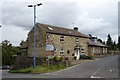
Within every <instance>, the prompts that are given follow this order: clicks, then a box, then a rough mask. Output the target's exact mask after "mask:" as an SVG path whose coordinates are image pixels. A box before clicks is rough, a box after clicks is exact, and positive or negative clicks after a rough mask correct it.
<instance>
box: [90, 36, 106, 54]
mask: <svg viewBox="0 0 120 80" xmlns="http://www.w3.org/2000/svg"><path fill="white" fill-rule="evenodd" d="M89 36H90V37H89V41H88V52H89V54H94V55H100V54H107V48H108V47H107V46H106V45H104V44H103V43H101V42H99V41H97V37H92V35H91V34H89Z"/></svg>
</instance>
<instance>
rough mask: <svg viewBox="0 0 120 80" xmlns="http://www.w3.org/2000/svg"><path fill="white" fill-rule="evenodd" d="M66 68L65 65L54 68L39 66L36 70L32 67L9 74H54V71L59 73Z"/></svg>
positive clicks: (12, 71) (11, 71) (54, 66)
mask: <svg viewBox="0 0 120 80" xmlns="http://www.w3.org/2000/svg"><path fill="white" fill-rule="evenodd" d="M64 68H65V65H64V64H60V65H53V66H48V65H46V64H44V65H40V66H37V67H36V69H34V68H33V67H30V68H25V69H21V70H10V71H9V72H10V73H48V72H53V71H57V70H60V69H64Z"/></svg>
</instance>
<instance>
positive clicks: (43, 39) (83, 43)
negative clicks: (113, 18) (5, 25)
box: [22, 23, 107, 59]
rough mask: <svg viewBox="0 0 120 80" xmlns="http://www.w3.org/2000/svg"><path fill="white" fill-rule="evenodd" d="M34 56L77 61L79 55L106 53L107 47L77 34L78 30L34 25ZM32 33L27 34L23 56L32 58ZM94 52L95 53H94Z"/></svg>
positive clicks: (75, 28) (86, 36)
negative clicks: (65, 58) (60, 57)
mask: <svg viewBox="0 0 120 80" xmlns="http://www.w3.org/2000/svg"><path fill="white" fill-rule="evenodd" d="M36 30H37V33H36V38H37V40H36V50H37V53H36V56H37V57H38V58H39V57H47V56H57V55H60V56H63V57H69V58H70V59H74V57H75V56H76V59H79V57H80V55H81V54H86V55H89V54H101V53H106V52H107V47H106V46H105V45H103V44H102V43H100V42H95V41H93V40H92V39H91V37H90V36H89V35H85V34H82V33H80V32H78V28H77V27H74V29H67V28H62V27H57V26H52V25H47V24H41V23H37V24H36ZM33 32H34V30H33V29H32V30H31V31H30V32H29V33H28V38H27V41H26V43H25V44H24V46H25V47H22V49H23V50H24V51H23V54H24V53H25V54H26V55H27V56H28V57H33V53H34V52H33V51H34V50H33V49H34V48H33V45H34V44H33V39H34V36H33ZM95 51H96V52H95Z"/></svg>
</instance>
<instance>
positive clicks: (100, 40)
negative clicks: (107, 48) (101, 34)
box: [97, 38, 105, 44]
mask: <svg viewBox="0 0 120 80" xmlns="http://www.w3.org/2000/svg"><path fill="white" fill-rule="evenodd" d="M97 41H99V42H101V43H103V44H105V41H103V40H102V39H100V38H99V39H97Z"/></svg>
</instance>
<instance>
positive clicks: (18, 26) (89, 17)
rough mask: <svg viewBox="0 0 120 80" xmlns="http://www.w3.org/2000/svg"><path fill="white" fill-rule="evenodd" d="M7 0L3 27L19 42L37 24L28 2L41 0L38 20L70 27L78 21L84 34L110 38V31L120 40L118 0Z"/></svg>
mask: <svg viewBox="0 0 120 80" xmlns="http://www.w3.org/2000/svg"><path fill="white" fill-rule="evenodd" d="M6 2H8V3H6ZM6 2H5V1H4V3H5V4H6V5H3V13H4V14H3V15H2V17H3V21H2V22H3V24H4V25H5V26H4V28H3V29H2V30H3V35H4V36H3V39H8V40H10V41H11V42H12V43H13V44H15V45H18V44H19V42H20V40H21V39H25V38H26V35H27V32H28V31H29V30H30V28H31V27H32V25H33V9H32V8H28V7H27V5H28V4H33V3H38V2H42V3H43V5H42V6H40V7H37V21H38V22H41V23H46V24H50V25H56V26H60V27H67V28H73V24H72V23H73V22H74V23H75V25H76V26H79V30H80V32H82V33H85V34H89V33H91V32H92V34H93V35H94V36H98V37H100V38H102V39H103V40H106V37H107V34H109V33H110V34H111V35H112V36H113V39H114V40H116V41H117V38H116V37H117V35H118V27H117V24H118V23H117V17H118V16H117V2H118V0H41V1H39V0H34V1H33V0H16V1H15V0H9V1H6ZM0 14H1V13H0ZM0 21H1V20H0ZM9 29H11V30H10V31H9ZM25 29H27V30H28V31H26V30H25ZM19 32H20V33H21V34H20V33H19ZM8 34H9V35H8ZM16 35H19V36H20V37H17V36H16Z"/></svg>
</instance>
